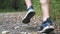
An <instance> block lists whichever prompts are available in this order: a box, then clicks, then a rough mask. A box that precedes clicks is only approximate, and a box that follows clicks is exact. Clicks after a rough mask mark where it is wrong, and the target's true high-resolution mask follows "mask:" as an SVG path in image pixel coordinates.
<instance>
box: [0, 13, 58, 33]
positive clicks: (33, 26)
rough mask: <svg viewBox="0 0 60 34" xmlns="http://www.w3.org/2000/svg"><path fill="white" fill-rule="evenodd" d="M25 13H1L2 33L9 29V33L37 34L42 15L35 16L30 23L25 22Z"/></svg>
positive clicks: (0, 29) (0, 27) (0, 25)
mask: <svg viewBox="0 0 60 34" xmlns="http://www.w3.org/2000/svg"><path fill="white" fill-rule="evenodd" d="M24 15H25V12H20V13H0V33H1V32H2V31H9V32H10V33H9V34H27V33H28V32H29V33H30V34H37V30H38V28H39V25H40V23H41V22H42V19H41V18H42V17H40V16H34V17H33V18H32V19H31V21H30V23H29V24H23V23H22V18H23V16H24ZM56 33H57V31H56ZM58 34H59V33H58Z"/></svg>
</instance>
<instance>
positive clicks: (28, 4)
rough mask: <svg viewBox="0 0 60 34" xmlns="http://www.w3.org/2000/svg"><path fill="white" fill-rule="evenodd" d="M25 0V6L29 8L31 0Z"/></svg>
mask: <svg viewBox="0 0 60 34" xmlns="http://www.w3.org/2000/svg"><path fill="white" fill-rule="evenodd" d="M25 2H26V5H27V8H29V7H30V6H31V5H32V3H31V0H25Z"/></svg>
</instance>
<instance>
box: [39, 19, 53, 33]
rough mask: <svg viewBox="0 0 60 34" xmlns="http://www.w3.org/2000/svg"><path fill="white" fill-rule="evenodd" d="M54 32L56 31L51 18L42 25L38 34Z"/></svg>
mask: <svg viewBox="0 0 60 34" xmlns="http://www.w3.org/2000/svg"><path fill="white" fill-rule="evenodd" d="M53 30H54V26H53V24H52V22H51V20H50V18H48V19H47V20H46V21H45V22H43V23H42V25H41V26H40V29H39V31H38V32H40V33H50V32H52V31H53Z"/></svg>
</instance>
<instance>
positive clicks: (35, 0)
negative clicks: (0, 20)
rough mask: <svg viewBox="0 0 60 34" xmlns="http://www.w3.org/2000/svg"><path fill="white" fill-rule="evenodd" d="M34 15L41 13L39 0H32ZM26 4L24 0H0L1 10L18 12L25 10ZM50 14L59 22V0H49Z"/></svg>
mask: <svg viewBox="0 0 60 34" xmlns="http://www.w3.org/2000/svg"><path fill="white" fill-rule="evenodd" d="M32 4H33V7H34V10H35V12H36V15H38V16H40V15H42V11H41V8H40V7H41V6H40V3H39V0H32ZM25 10H26V4H25V2H24V0H0V13H1V12H18V11H20V12H21V11H25ZM50 16H51V18H52V19H53V21H56V20H57V21H56V22H57V23H60V0H50Z"/></svg>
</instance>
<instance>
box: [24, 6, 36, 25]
mask: <svg viewBox="0 0 60 34" xmlns="http://www.w3.org/2000/svg"><path fill="white" fill-rule="evenodd" d="M34 15H35V12H34V10H33V7H32V6H31V7H29V8H28V9H27V13H26V15H25V16H24V18H23V23H25V24H27V23H29V22H30V19H31V18H32V17H33V16H34Z"/></svg>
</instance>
